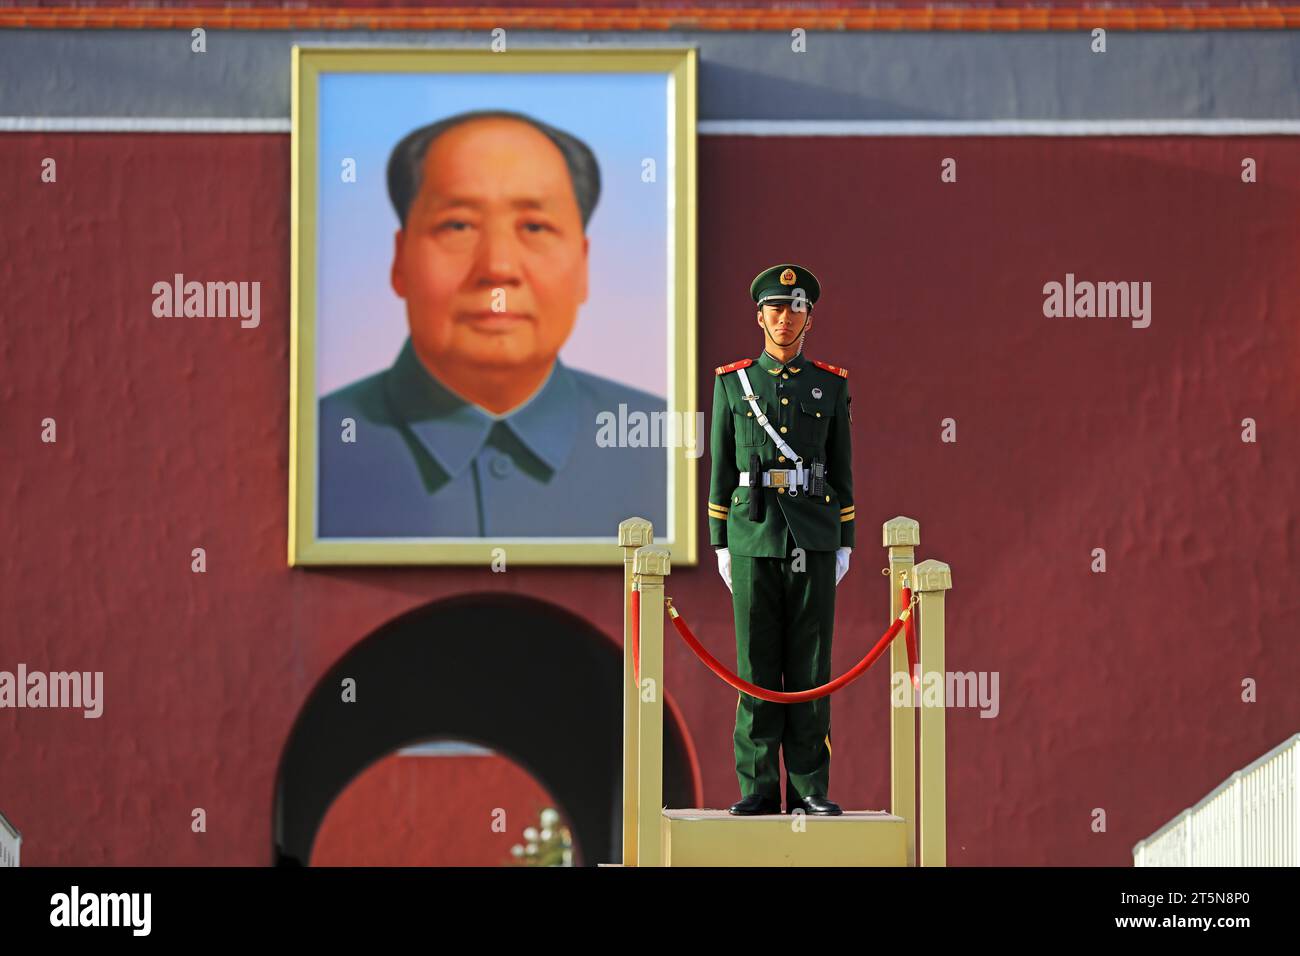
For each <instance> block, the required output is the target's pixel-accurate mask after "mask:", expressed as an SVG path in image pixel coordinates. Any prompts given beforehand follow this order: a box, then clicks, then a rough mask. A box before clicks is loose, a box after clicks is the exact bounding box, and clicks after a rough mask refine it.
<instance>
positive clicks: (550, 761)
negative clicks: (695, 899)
mask: <svg viewBox="0 0 1300 956" xmlns="http://www.w3.org/2000/svg"><path fill="white" fill-rule="evenodd" d="M622 674H623V652H622V648H621V647H620V646H619V645H618V644H616V643H615V642H614V641H612V640H610V639H609V638H608V637H607V636H606V635H604V634H603V633H601V632H600V631H599V630H597V629H596V628H594V627H592V626H591V624H589V623H588V622H587V621H584V620H583V619H582V618H579V617H577V616H575V615H574V614H572V613H571V612H569V611H567V610H565V609H563V608H558V607H556V606H554V605H551V604H547V603H546V602H544V601H539V600H536V599H535V598H530V597H522V596H519V595H503V594H477V595H465V596H462V597H457V598H452V599H450V600H446V601H439V602H436V603H434V604H429V605H426V606H424V607H421V608H417V609H415V610H413V611H410V612H408V613H407V614H404V615H402V616H401V617H399V618H396V619H394V620H392V621H390V622H389V623H387V624H385V625H384V626H383V627H381V628H379V629H378V630H376V631H375V632H374V633H372V634H370V635H369V636H367V637H366V638H365V639H363V640H362V641H361V642H360V643H358V644H357V645H356V646H355V647H353V648H352V650H350V651H349V652H348V653H347V654H345V655H344V656H343V657H342V658H341V659H340V660H339V661H338V662H337V663H336V664H335V665H334V666H333V667H332V668H330V670H329V671H328V672H327V673H326V674H325V676H324V677H323V678H322V679H321V681H320V683H319V684H317V685H316V687H315V688H314V689H313V690H312V692H311V694H310V695H309V696H308V698H307V701H306V702H305V703H304V705H303V708H302V710H301V711H300V712H299V714H298V718H297V720H296V721H295V722H294V726H293V729H292V730H291V731H290V734H289V739H288V741H287V742H286V744H285V748H284V751H283V753H282V755H281V757H280V766H279V771H278V773H277V776H276V785H275V804H274V809H273V814H274V816H273V818H272V839H273V846H272V853H273V862H274V863H275V865H277V866H301V865H304V864H305V863H306V861H308V860H310V859H311V850H312V844H313V842H314V840H315V838H316V833H317V830H318V828H319V827H320V824H321V822H322V820H323V819H324V817H325V814H326V812H327V811H328V810H329V807H330V804H331V803H333V801H334V799H335V797H337V796H338V795H339V793H341V792H342V791H343V790H344V788H346V787H347V785H348V783H349V782H350V781H351V780H352V779H353V778H354V777H356V776H357V775H358V774H360V773H361V772H362V771H363V770H365V769H366V768H367V767H368V766H370V765H371V764H372V763H374V762H375V761H377V760H380V759H381V758H383V757H384V756H386V755H387V754H390V753H392V752H393V751H395V750H397V749H399V748H400V747H403V746H406V745H409V744H412V743H415V742H418V741H422V740H431V739H437V738H442V739H448V738H451V739H457V740H465V741H472V742H474V743H478V744H481V745H482V746H485V747H490V748H491V749H492V750H494V751H496V752H498V753H500V754H504V755H505V756H507V757H509V758H510V759H511V760H512V761H514V762H515V763H517V764H518V765H519V766H520V767H522V768H524V769H525V770H527V771H528V773H530V774H531V775H532V776H533V777H534V778H536V780H537V781H538V782H539V783H540V784H541V785H542V786H544V787H545V788H546V790H547V791H548V792H550V793H551V794H552V795H554V797H555V800H556V802H557V803H558V804H559V809H560V810H561V811H562V812H563V813H564V816H565V817H566V818H567V819H568V820H569V821H570V822H571V824H572V827H573V831H574V841H575V844H576V851H577V852H576V861H575V862H577V863H578V864H579V865H587V866H594V865H596V864H597V863H604V862H618V861H620V860H621V859H622V847H621V839H622V838H621V820H620V804H621V799H622V733H623V710H622V706H623V705H622V695H621V690H620V688H621V687H622ZM346 678H351V679H352V680H354V681H355V682H356V685H355V686H356V700H355V702H346V701H344V699H343V681H344V680H345V679H346ZM664 718H665V719H664V803H665V805H666V806H669V807H689V806H693V805H694V804H695V803H696V802H697V800H698V792H699V784H698V781H697V780H696V778H695V772H694V770H693V768H692V765H691V760H690V757H689V747H688V743H687V733H686V728H685V727H684V726H683V725H682V723H681V720H680V717H679V715H678V713H677V712H676V708H673V707H671V706H670V707H665V709H664ZM446 809H447V808H446V807H445V806H439V807H430V808H429V810H430V812H445V811H446ZM483 825H484V826H488V825H490V821H486V820H485V821H484V824H483Z"/></svg>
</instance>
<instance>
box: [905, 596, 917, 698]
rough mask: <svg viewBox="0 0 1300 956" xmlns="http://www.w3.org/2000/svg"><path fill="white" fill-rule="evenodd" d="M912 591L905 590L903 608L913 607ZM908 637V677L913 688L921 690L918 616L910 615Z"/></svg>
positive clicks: (907, 629) (907, 628)
mask: <svg viewBox="0 0 1300 956" xmlns="http://www.w3.org/2000/svg"><path fill="white" fill-rule="evenodd" d="M911 605H912V589H911V588H908V587H905V588H903V607H911ZM906 632H907V636H906V637H905V638H904V640H906V642H907V676H908V677H909V678H911V681H912V687H913V688H914V689H917V690H919V689H920V687H921V675H920V674H919V673H917V668H916V659H917V657H918V656H919V655H918V654H917V653H916V615H915V614H909V615H908V617H907V627H906Z"/></svg>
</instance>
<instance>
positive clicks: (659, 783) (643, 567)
mask: <svg viewBox="0 0 1300 956" xmlns="http://www.w3.org/2000/svg"><path fill="white" fill-rule="evenodd" d="M669 564H670V561H669V551H668V549H667V548H663V547H656V546H655V545H652V544H651V545H645V546H643V547H640V548H637V550H636V553H635V556H634V558H633V572H634V574H633V577H634V583H635V586H636V589H637V590H638V591H639V592H640V595H641V600H640V604H641V617H640V637H641V641H640V643H641V684H640V687H638V688H637V700H638V709H637V746H636V770H637V791H636V794H637V795H636V801H637V814H636V819H637V834H636V858H637V866H663V865H664V846H663V840H664V835H663V831H664V817H663V810H664V802H663V794H664V752H663V747H664V733H663V731H664V703H663V701H664V692H663V683H664V578H665V577H667V576H668V573H669Z"/></svg>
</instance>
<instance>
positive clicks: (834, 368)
mask: <svg viewBox="0 0 1300 956" xmlns="http://www.w3.org/2000/svg"><path fill="white" fill-rule="evenodd" d="M812 363H813V364H814V365H816V366H817V367H818V368H824V369H826V371H828V372H830V373H831V374H832V375H838V376H839V377H840V378H848V377H849V370H848V369H846V368H840V367H839V366H838V365H832V364H831V363H830V362H819V361H817V360H816V359H813V360H812Z"/></svg>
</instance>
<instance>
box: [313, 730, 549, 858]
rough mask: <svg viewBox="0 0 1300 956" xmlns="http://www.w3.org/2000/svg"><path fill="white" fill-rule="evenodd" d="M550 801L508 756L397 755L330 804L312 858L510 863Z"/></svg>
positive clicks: (376, 766) (365, 774)
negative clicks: (512, 853) (513, 852)
mask: <svg viewBox="0 0 1300 956" xmlns="http://www.w3.org/2000/svg"><path fill="white" fill-rule="evenodd" d="M547 807H551V808H554V807H555V800H554V798H552V797H551V795H550V794H549V793H547V792H546V789H545V788H544V787H542V786H541V785H540V784H539V783H537V781H536V780H534V779H533V778H532V777H531V776H530V775H529V774H528V772H527V771H526V770H524V769H523V768H522V767H519V766H517V765H516V764H514V763H512V762H511V761H509V760H507V759H506V758H505V757H500V756H464V757H424V756H406V755H397V754H393V755H391V756H388V757H385V758H384V759H383V760H380V761H379V762H378V763H375V764H373V765H371V766H369V767H367V768H366V769H365V771H364V772H363V773H361V775H360V776H358V777H357V778H356V779H355V780H353V781H352V783H351V784H349V785H348V787H347V789H345V790H344V791H343V792H342V793H341V794H339V796H338V798H337V799H336V800H335V801H334V803H333V804H332V805H331V806H330V809H329V813H327V814H326V815H325V819H324V820H323V821H322V822H321V825H320V829H319V830H318V831H317V833H316V843H315V845H314V846H313V847H312V854H311V865H312V866H509V865H511V864H512V863H513V859H514V858H513V857H512V856H511V855H510V848H511V847H512V846H514V845H515V844H521V845H522V844H525V843H527V841H526V840H525V839H524V830H525V829H527V828H528V827H536V828H537V829H539V830H540V829H541V825H540V823H539V817H540V815H541V812H542V810H544V809H545V808H547ZM565 822H566V823H567V821H565ZM494 824H497V826H494Z"/></svg>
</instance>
